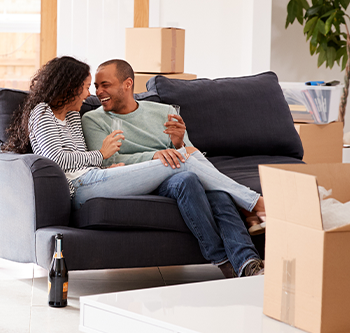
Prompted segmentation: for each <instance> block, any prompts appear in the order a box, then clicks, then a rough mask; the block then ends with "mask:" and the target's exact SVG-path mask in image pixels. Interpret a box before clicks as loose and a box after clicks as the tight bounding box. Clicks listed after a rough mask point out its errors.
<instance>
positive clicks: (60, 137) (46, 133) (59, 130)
mask: <svg viewBox="0 0 350 333" xmlns="http://www.w3.org/2000/svg"><path fill="white" fill-rule="evenodd" d="M29 133H30V134H29V139H30V143H31V145H32V149H33V152H34V154H37V155H41V156H44V157H47V158H49V159H51V160H52V161H54V162H56V163H57V164H58V165H59V166H60V167H61V168H62V170H63V172H64V173H65V174H66V178H67V181H68V185H69V190H70V194H71V196H73V195H74V187H73V184H72V182H71V180H70V179H73V178H76V177H78V176H80V175H81V174H82V173H84V172H83V171H84V170H86V171H87V170H88V169H89V168H90V167H100V166H101V165H102V161H103V156H102V154H101V152H100V151H99V150H94V151H87V147H86V143H85V139H84V136H83V132H82V128H81V119H80V114H79V112H77V111H70V112H68V113H67V115H66V118H65V120H64V121H60V120H59V119H57V118H56V117H55V115H54V113H53V112H52V110H51V108H50V106H49V105H48V104H46V103H40V104H38V105H37V106H36V107H35V108H34V109H33V110H32V112H31V114H30V118H29ZM74 174H75V175H76V177H74Z"/></svg>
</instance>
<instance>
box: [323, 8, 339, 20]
mask: <svg viewBox="0 0 350 333" xmlns="http://www.w3.org/2000/svg"><path fill="white" fill-rule="evenodd" d="M335 11H337V10H336V9H332V10H329V11H328V12H327V13H326V14H323V15H322V16H321V18H324V17H327V16H330V15H332V14H333V13H334V12H335Z"/></svg>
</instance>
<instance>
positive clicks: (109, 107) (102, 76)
mask: <svg viewBox="0 0 350 333" xmlns="http://www.w3.org/2000/svg"><path fill="white" fill-rule="evenodd" d="M95 88H96V96H97V97H98V98H99V100H100V102H101V103H102V106H103V110H105V111H114V112H116V113H118V112H119V110H121V108H122V107H123V106H124V105H125V102H126V97H125V96H126V95H125V91H124V86H123V82H120V81H119V80H118V78H117V77H116V67H115V65H114V64H111V65H108V66H104V67H101V68H99V69H98V70H97V72H96V75H95Z"/></svg>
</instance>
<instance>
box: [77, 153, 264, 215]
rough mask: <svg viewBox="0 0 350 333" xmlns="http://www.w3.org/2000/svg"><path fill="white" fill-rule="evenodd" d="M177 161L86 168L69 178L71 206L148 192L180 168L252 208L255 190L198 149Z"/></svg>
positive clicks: (178, 171) (245, 206)
mask: <svg viewBox="0 0 350 333" xmlns="http://www.w3.org/2000/svg"><path fill="white" fill-rule="evenodd" d="M179 152H180V153H182V154H183V153H186V150H185V148H181V149H179ZM180 164H181V166H180V168H175V169H173V168H171V167H170V166H168V167H165V166H164V165H163V163H162V162H161V161H160V160H152V161H148V162H142V163H137V164H133V165H127V166H122V167H116V168H108V169H99V168H96V169H92V170H89V171H88V172H86V173H85V174H83V175H82V176H81V177H79V178H76V179H74V180H73V181H72V183H73V185H74V187H75V189H76V191H75V196H74V197H73V205H74V208H75V209H78V208H80V206H81V205H82V204H84V203H85V202H86V201H87V200H88V199H91V198H96V197H104V198H116V197H119V196H128V195H142V194H148V193H150V192H152V191H154V190H155V189H156V188H157V187H158V186H159V185H160V184H161V183H162V182H163V181H164V180H165V179H167V178H168V177H170V176H172V175H174V174H177V173H180V172H183V171H191V172H193V173H195V174H196V175H197V176H198V178H199V180H200V181H201V183H202V185H203V187H204V189H205V190H206V191H224V192H227V193H228V194H230V195H231V197H232V198H233V200H234V201H235V203H236V204H237V205H238V206H240V207H242V208H244V209H246V210H248V211H252V209H253V208H254V206H255V205H256V203H257V201H258V199H259V196H260V195H259V194H258V193H256V192H254V191H252V190H250V189H249V188H248V187H246V186H243V185H241V184H238V183H236V182H235V181H234V180H232V179H231V178H229V177H227V176H225V175H224V174H222V173H220V172H219V171H218V170H217V169H215V168H214V167H213V166H212V165H211V163H210V162H209V161H208V160H207V159H205V158H204V157H203V155H202V154H201V153H200V152H199V151H196V152H194V153H193V154H191V155H190V157H189V158H188V159H187V160H186V162H185V163H182V162H180Z"/></svg>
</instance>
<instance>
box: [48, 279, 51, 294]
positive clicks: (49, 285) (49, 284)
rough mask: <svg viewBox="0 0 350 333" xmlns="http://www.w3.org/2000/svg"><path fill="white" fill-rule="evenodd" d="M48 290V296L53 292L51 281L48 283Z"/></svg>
mask: <svg viewBox="0 0 350 333" xmlns="http://www.w3.org/2000/svg"><path fill="white" fill-rule="evenodd" d="M48 287H49V288H48V289H49V292H48V294H49V295H50V291H51V282H50V281H48Z"/></svg>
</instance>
